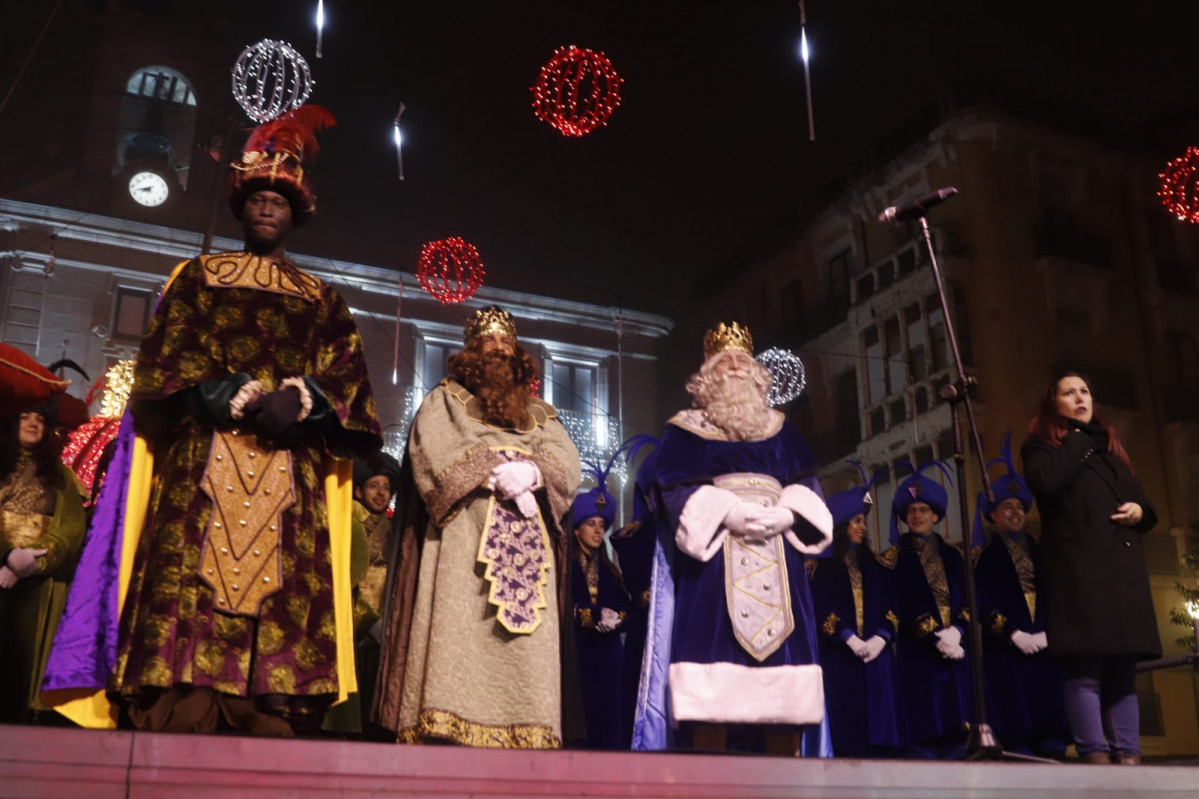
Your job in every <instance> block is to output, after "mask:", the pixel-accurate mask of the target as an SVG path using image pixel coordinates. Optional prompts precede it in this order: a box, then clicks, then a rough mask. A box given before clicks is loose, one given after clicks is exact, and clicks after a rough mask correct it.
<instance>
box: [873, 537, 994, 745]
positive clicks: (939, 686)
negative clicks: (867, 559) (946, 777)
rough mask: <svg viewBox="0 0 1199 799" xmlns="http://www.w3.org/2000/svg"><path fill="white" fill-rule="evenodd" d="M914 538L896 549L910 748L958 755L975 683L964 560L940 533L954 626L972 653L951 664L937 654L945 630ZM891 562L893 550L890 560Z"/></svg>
mask: <svg viewBox="0 0 1199 799" xmlns="http://www.w3.org/2000/svg"><path fill="white" fill-rule="evenodd" d="M914 538H916V536H915V535H914V534H913V533H907V534H905V535H903V536H901V537H900V539H899V544H898V547H897V548H895V552H894V557H895V591H896V594H897V596H898V599H899V674H900V685H901V686H902V687H903V698H904V703H905V705H906V708H907V714H908V732H909V736H910V739H911V746H912V747H913V750H914V753H915V754H917V755H924V756H928V755H930V754H941V755H951V756H952V755H953V754H955V753H954V752H953V751H952V750H951V748H952V747H953V746H955V745H957V744H959V743H964V741H965V732H964V730H963V723H965V722H973V720H974V704H973V701H974V700H973V690H972V688H971V684H970V682H971V680H970V653H969V629H968V628H969V613H968V611H967V609H966V588H965V582H964V579H965V578H964V577H963V571H962V570H963V566H964V561H963V559H962V555H961V553H960V552H958V550H957V548H956V547H953V546H951V545H949V544H947V543H945V541H944V540H942V538H941V536H939V535H936V534H935V533H934V534H932V535H931V536H930V541H929V545H931V544H932V543H933V542H935V543H936V544H937V546H939V547H940V551H941V561H942V563H944V565H945V579H946V582H947V583H948V586H949V607H950V624H952V625H953V626H955V627H957V628H958V630H959V631H960V632H961V633H962V641H961V645H962V646H963V647H964V648H965V649H966V650H967V652H966V657H964V658H962V659H961V660H949V659H947V658H944V657H942V656H941V653H940V652H938V651H937V636H936V631H937V630H940V629H943V627H942V623H941V615H940V612H939V610H938V608H937V603H936V599H935V598H934V596H933V592H932V589H931V588H929V585H928V580H927V579H926V578H925V576H924V566H923V565H922V564H921V563H920V555H919V553H918V552H916V550H915V549H913V547H912V539H914ZM890 557H892V553H891V551H889V552H888V554H887V556H886V558H887V559H888V560H889V559H890Z"/></svg>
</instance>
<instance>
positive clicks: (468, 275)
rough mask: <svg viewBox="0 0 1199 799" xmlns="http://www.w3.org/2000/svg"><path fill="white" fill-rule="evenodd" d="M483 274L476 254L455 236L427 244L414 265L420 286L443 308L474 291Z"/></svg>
mask: <svg viewBox="0 0 1199 799" xmlns="http://www.w3.org/2000/svg"><path fill="white" fill-rule="evenodd" d="M484 274H485V273H484V271H483V261H482V260H480V258H479V251H478V250H476V249H475V246H474V245H473V244H471V243H469V242H467V241H464V240H463V239H462V238H460V237H458V236H450V237H449V238H448V239H440V240H438V241H430V242H428V243H427V244H425V246H423V247H421V250H420V259H419V260H418V261H417V264H416V279H417V280H418V281H419V282H420V284H421V287H422V288H424V290H425V291H427V292H429V293H430V294H432V295H433V296H434V297H436V298H437V299H438V300H440V301H441V302H444V303H446V304H447V305H448V304H450V303H454V302H462V301H463V300H465V299H466V298H467V297H470V296H472V295H473V294H474V293H475V292H476V291H478V290H479V286H481V285H483V275H484Z"/></svg>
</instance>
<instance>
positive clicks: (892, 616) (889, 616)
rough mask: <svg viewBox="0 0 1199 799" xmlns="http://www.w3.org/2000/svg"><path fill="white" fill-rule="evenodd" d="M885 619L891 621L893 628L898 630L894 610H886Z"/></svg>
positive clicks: (897, 620)
mask: <svg viewBox="0 0 1199 799" xmlns="http://www.w3.org/2000/svg"><path fill="white" fill-rule="evenodd" d="M887 621H889V622H891V626H892V627H894V628H895V632H899V617H898V616H896V615H895V611H893V610H888V611H887Z"/></svg>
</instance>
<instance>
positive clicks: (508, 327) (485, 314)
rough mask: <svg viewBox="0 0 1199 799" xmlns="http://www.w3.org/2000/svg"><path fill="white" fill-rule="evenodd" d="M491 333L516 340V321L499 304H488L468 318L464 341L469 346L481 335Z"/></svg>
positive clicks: (463, 333) (463, 335) (463, 336)
mask: <svg viewBox="0 0 1199 799" xmlns="http://www.w3.org/2000/svg"><path fill="white" fill-rule="evenodd" d="M489 333H497V334H499V335H501V336H508V337H509V338H510V339H512V340H513V341H516V321H515V320H514V319H513V318H512V314H510V313H508V312H507V311H505V310H504V309H503V308H501V307H500V306H498V305H488V306H487V307H486V308H483V309H480V310H478V311H475V313H474V315H473V316H471V318H470V319H467V320H466V328H465V329H463V331H462V341H463V343H464V344H465V345H466V346H468V347H469V346H470V345H471V344H474V343H475V341H477V340H478V338H479V336H486V335H487V334H489Z"/></svg>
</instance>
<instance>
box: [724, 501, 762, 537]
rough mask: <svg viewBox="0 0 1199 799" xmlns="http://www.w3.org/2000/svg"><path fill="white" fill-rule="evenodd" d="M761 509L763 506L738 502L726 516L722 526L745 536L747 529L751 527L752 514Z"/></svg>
mask: <svg viewBox="0 0 1199 799" xmlns="http://www.w3.org/2000/svg"><path fill="white" fill-rule="evenodd" d="M760 507H762V506H761V505H755V504H754V503H752V502H738V503H737V504H736V505H734V506H733V507H731V508H729V512H728V513H726V514H725V515H724V520H723V522H722V524H724V526H725V527H727V528H729V529H730V530H732V531H733V532H734V533H737V534H738V535H745V533H746V528H747V527H748V526H749V517H750V513H752V512H755V511H757V510H758V509H759V508H760Z"/></svg>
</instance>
